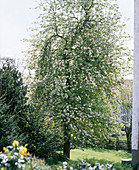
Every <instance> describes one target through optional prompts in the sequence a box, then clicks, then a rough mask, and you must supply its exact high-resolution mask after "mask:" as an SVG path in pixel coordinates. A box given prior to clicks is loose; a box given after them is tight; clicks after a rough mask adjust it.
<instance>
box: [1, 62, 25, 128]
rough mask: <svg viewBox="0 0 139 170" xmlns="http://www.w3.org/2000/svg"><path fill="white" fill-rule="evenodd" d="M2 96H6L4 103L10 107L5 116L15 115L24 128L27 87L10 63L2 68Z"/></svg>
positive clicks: (19, 124)
mask: <svg viewBox="0 0 139 170" xmlns="http://www.w3.org/2000/svg"><path fill="white" fill-rule="evenodd" d="M0 77H1V80H2V81H1V95H4V102H5V104H7V105H8V106H9V107H8V109H7V112H6V113H5V114H7V115H8V114H11V115H14V119H15V120H16V122H17V124H18V126H19V127H22V122H21V120H22V118H23V115H24V114H23V112H24V110H25V108H26V105H25V104H26V102H27V97H26V94H27V86H25V85H24V84H23V79H22V76H21V73H20V72H19V71H18V70H17V69H16V68H14V67H12V66H10V65H9V64H8V63H7V64H4V65H3V66H2V68H0Z"/></svg>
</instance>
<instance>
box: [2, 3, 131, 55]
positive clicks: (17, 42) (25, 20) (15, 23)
mask: <svg viewBox="0 0 139 170" xmlns="http://www.w3.org/2000/svg"><path fill="white" fill-rule="evenodd" d="M117 3H118V5H119V9H120V11H121V13H122V16H123V17H122V19H123V20H126V19H127V18H130V20H129V21H128V22H127V26H126V32H128V33H130V34H131V35H133V12H134V11H133V10H134V9H133V6H134V4H133V3H134V2H133V0H117ZM36 5H37V3H36V2H35V0H0V57H11V58H23V57H24V56H23V54H22V51H24V50H27V48H28V46H27V44H26V43H25V42H22V39H23V38H27V37H29V32H28V31H27V29H28V28H29V27H33V22H34V21H36V18H37V17H38V15H39V14H40V11H39V10H35V9H33V8H34V7H36ZM129 46H130V47H131V48H133V41H131V42H130V43H129Z"/></svg>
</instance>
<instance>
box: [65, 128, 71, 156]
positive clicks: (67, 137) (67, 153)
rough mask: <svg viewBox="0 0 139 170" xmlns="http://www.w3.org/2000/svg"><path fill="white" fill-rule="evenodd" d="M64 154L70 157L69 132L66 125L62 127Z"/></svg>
mask: <svg viewBox="0 0 139 170" xmlns="http://www.w3.org/2000/svg"><path fill="white" fill-rule="evenodd" d="M64 155H65V156H66V157H67V158H69V159H70V134H69V129H68V126H65V127H64Z"/></svg>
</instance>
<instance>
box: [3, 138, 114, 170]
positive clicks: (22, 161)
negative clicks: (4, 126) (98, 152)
mask: <svg viewBox="0 0 139 170" xmlns="http://www.w3.org/2000/svg"><path fill="white" fill-rule="evenodd" d="M73 167H74V168H73ZM108 169H111V170H115V168H114V167H113V164H110V163H106V164H100V163H99V162H97V161H94V162H93V163H91V164H90V163H88V162H87V161H86V160H81V161H78V163H77V164H76V165H74V164H73V166H71V165H69V164H68V163H67V162H63V163H61V166H57V165H55V166H53V168H52V167H51V166H49V165H47V164H45V161H44V160H42V159H38V158H36V157H35V156H32V155H31V154H30V153H28V152H27V145H25V146H20V145H19V142H18V141H16V140H15V141H14V142H13V144H12V146H8V147H4V148H3V152H0V170H108Z"/></svg>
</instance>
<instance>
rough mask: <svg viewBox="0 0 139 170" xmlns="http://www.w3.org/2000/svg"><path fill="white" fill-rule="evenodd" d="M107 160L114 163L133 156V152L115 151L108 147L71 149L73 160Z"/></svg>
mask: <svg viewBox="0 0 139 170" xmlns="http://www.w3.org/2000/svg"><path fill="white" fill-rule="evenodd" d="M92 158H94V159H96V160H98V161H99V160H102V159H103V160H104V159H105V160H106V161H111V162H113V163H116V162H121V159H126V158H128V159H129V158H131V154H130V153H127V152H124V151H114V150H106V149H84V151H83V150H81V149H73V150H71V160H73V161H75V160H79V159H80V160H81V159H92Z"/></svg>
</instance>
